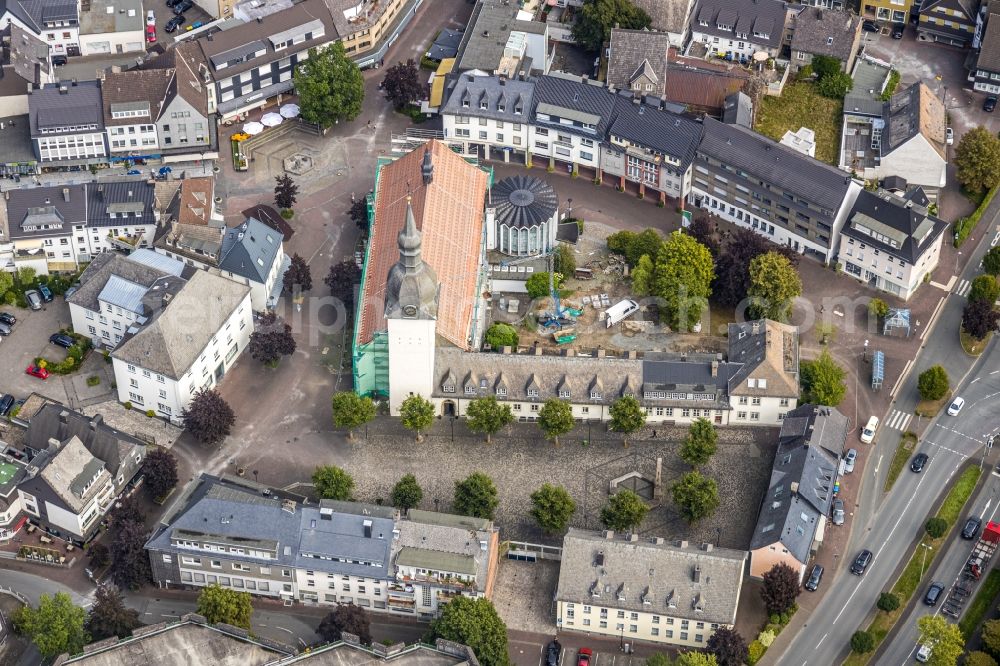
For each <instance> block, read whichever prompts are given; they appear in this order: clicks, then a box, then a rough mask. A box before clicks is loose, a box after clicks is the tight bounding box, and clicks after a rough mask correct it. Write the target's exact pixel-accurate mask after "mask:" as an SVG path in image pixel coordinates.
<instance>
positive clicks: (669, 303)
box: [653, 231, 715, 331]
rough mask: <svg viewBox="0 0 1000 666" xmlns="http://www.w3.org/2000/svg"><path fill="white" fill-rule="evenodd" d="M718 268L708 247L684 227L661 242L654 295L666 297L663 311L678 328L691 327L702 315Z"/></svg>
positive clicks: (677, 329)
mask: <svg viewBox="0 0 1000 666" xmlns="http://www.w3.org/2000/svg"><path fill="white" fill-rule="evenodd" d="M713 277H715V269H714V267H713V264H712V253H711V252H709V251H708V248H707V247H705V246H704V245H702V244H701V243H699V242H698V241H696V240H695V239H694V238H692V237H691V236H689V235H687V234H686V233H684V232H682V231H675V232H674V233H672V234H670V237H669V238H667V240H665V241H663V244H662V245H661V246H660V252H659V254H658V255H657V257H656V270H655V273H654V278H653V295H654V296H659V297H660V298H661V299H663V306H662V309H663V314H664V316H665V317H666V321H667V324H668V325H669V326H670V327H671V328H672V329H674V330H675V331H687V330H690V329H691V327H692V326H694V324H695V323H696V322H697V321H698V320H699V319H701V314H702V312H703V311H704V310H705V308H707V307H708V297H709V296H710V295H711V293H712V278H713Z"/></svg>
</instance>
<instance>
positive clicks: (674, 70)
mask: <svg viewBox="0 0 1000 666" xmlns="http://www.w3.org/2000/svg"><path fill="white" fill-rule="evenodd" d="M749 79H750V74H749V72H747V70H746V68H744V67H739V66H736V65H733V64H730V63H724V62H722V61H719V60H714V61H708V60H702V59H700V58H691V57H688V56H681V55H677V54H676V53H675V52H671V54H670V58H669V62H668V64H667V71H666V85H665V90H664V94H665V95H666V98H667V101H668V102H673V103H674V104H682V105H684V106H685V107H686V108H687V110H688V111H689V112H690V113H705V114H708V115H710V116H712V117H714V118H721V117H722V111H723V109H724V108H725V104H726V98H727V97H729V96H730V95H732V94H733V93H736V92H741V91H743V89H744V88H745V87H746V85H747V81H749Z"/></svg>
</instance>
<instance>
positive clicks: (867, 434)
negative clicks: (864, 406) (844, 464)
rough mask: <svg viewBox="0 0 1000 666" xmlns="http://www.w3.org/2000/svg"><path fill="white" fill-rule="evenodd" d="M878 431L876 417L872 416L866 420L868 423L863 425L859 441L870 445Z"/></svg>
mask: <svg viewBox="0 0 1000 666" xmlns="http://www.w3.org/2000/svg"><path fill="white" fill-rule="evenodd" d="M877 431H878V417H877V416H873V417H871V418H870V419H868V423H867V424H866V425H865V427H864V430H862V431H861V441H862V442H864V443H865V444H871V443H872V440H874V439H875V433H876V432H877Z"/></svg>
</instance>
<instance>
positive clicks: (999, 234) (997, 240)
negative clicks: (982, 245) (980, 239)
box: [990, 231, 1000, 247]
mask: <svg viewBox="0 0 1000 666" xmlns="http://www.w3.org/2000/svg"><path fill="white" fill-rule="evenodd" d="M997 243H1000V231H998V232H997V235H996V236H994V237H993V240H992V241H990V247H996V246H997Z"/></svg>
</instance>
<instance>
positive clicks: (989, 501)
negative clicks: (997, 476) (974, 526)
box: [979, 499, 993, 520]
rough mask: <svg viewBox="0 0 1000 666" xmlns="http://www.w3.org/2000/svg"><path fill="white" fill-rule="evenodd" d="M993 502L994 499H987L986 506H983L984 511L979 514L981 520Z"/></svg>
mask: <svg viewBox="0 0 1000 666" xmlns="http://www.w3.org/2000/svg"><path fill="white" fill-rule="evenodd" d="M992 503H993V500H992V499H988V500H986V506H984V507H983V512H982V513H981V514H979V519H980V520H982V519H983V516H985V515H986V511H987V510H988V509H989V508H990V504H992Z"/></svg>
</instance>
